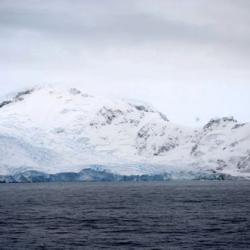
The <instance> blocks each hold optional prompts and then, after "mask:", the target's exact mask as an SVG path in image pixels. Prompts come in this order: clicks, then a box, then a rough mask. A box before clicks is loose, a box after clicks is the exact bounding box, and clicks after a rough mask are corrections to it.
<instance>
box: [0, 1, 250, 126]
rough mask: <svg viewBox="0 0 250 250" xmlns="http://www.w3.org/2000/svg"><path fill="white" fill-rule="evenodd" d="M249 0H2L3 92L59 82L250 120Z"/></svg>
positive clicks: (185, 116) (187, 111) (179, 111)
mask: <svg viewBox="0 0 250 250" xmlns="http://www.w3.org/2000/svg"><path fill="white" fill-rule="evenodd" d="M249 13H250V1H249V0H237V1H235V0H188V1H184V0H126V1H124V0H74V1H72V0H22V1H20V0H0V95H5V94H6V93H8V92H12V91H14V90H16V89H20V88H23V87H28V86H33V85H40V84H55V85H66V86H74V87H78V88H81V89H82V90H84V91H85V92H88V93H90V94H96V95H105V96H110V97H112V98H113V97H118V98H126V99H136V100H140V101H144V102H148V103H151V104H152V105H153V106H154V107H155V108H157V109H159V110H160V111H162V112H163V113H165V114H166V115H167V117H168V118H169V119H170V120H171V121H173V122H175V123H179V124H183V125H188V126H196V125H197V126H200V125H201V124H204V123H206V122H207V121H208V120H210V119H211V118H213V117H220V116H234V117H235V118H236V119H238V120H239V121H242V122H247V121H250V15H249Z"/></svg>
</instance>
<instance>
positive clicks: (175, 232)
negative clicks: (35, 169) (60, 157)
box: [0, 181, 250, 250]
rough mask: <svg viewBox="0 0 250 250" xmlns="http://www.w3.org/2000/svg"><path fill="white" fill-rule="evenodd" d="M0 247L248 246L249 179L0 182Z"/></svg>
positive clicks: (237, 247)
mask: <svg viewBox="0 0 250 250" xmlns="http://www.w3.org/2000/svg"><path fill="white" fill-rule="evenodd" d="M0 249H3V250H4V249H15V250H16V249H170V250H171V249H202V250H203V249H212V250H213V249H225V250H228V249H241V250H243V249H250V182H246V181H190V182H165V183H164V182H154V183H151V182H146V183H43V184H42V183H41V184H1V185H0Z"/></svg>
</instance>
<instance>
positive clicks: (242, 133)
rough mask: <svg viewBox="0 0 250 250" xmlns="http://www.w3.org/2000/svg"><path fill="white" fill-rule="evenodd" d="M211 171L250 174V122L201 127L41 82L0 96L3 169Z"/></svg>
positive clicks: (4, 172)
mask: <svg viewBox="0 0 250 250" xmlns="http://www.w3.org/2000/svg"><path fill="white" fill-rule="evenodd" d="M93 164H99V165H100V164H101V165H102V166H105V167H104V168H105V169H106V170H108V171H111V172H113V173H115V174H121V175H133V174H134V175H138V174H158V173H165V172H168V173H170V172H171V173H173V172H176V171H177V172H178V171H179V172H182V173H183V171H184V172H185V171H186V172H188V171H198V172H200V171H207V170H209V171H212V172H223V173H229V174H233V175H246V176H247V175H249V172H250V125H249V124H239V123H237V121H236V120H234V119H233V118H221V119H213V120H211V121H210V122H209V123H208V124H207V125H205V126H204V127H203V128H201V129H196V130H194V129H190V128H185V127H181V126H178V125H176V124H173V123H171V122H170V121H169V120H168V119H167V117H166V116H164V115H163V114H162V113H160V112H158V111H157V110H155V109H154V108H152V107H151V106H149V105H145V104H138V103H135V102H128V101H124V100H110V99H107V98H100V97H95V96H90V95H88V94H85V93H83V92H81V91H80V90H78V89H75V88H71V89H66V88H55V87H40V88H34V89H29V90H25V91H22V92H18V93H17V94H14V95H12V96H8V97H6V98H4V99H3V100H2V101H0V175H1V174H2V175H8V174H15V173H17V172H21V171H28V170H36V171H42V172H45V173H49V174H55V173H59V172H79V171H81V170H82V169H84V168H88V167H89V166H90V165H93Z"/></svg>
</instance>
